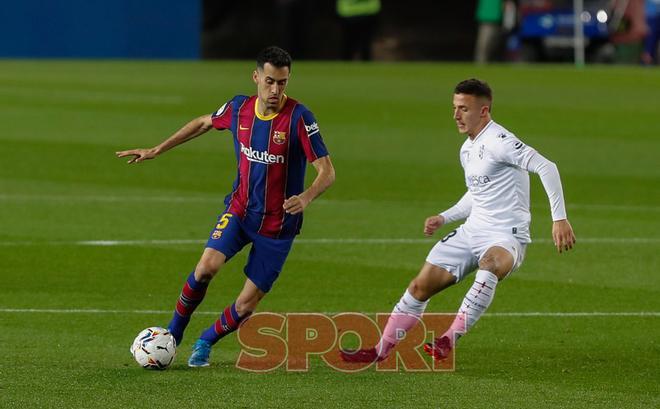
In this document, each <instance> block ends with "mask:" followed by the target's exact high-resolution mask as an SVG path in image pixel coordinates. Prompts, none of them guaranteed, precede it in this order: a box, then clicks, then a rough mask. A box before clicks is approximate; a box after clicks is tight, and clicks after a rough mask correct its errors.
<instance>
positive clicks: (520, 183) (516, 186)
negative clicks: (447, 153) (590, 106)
mask: <svg viewBox="0 0 660 409" xmlns="http://www.w3.org/2000/svg"><path fill="white" fill-rule="evenodd" d="M460 160H461V165H462V166H463V169H464V170H465V184H466V186H467V189H468V191H467V193H466V194H465V196H463V198H462V199H461V200H460V201H459V202H458V203H457V204H456V206H454V207H452V208H451V209H449V210H447V211H445V212H443V213H441V215H443V216H444V217H445V221H446V222H451V221H454V220H458V219H461V218H465V217H466V216H467V221H466V222H465V224H464V228H465V229H466V230H467V231H468V232H469V231H473V232H476V231H480V232H483V231H493V232H502V233H505V232H506V233H509V234H512V235H513V236H515V237H516V238H517V239H518V240H519V241H520V242H522V243H529V242H531V237H530V233H529V224H530V221H531V214H530V212H529V173H528V171H533V172H537V173H539V174H540V175H541V180H542V182H543V185H544V187H545V189H546V192H547V193H548V196H549V198H550V203H551V207H552V213H553V220H560V219H565V218H566V211H565V210H564V199H563V194H562V191H561V190H562V189H561V182H560V181H559V173H558V171H557V168H556V166H554V164H553V163H552V162H549V161H548V160H547V159H545V158H543V156H541V155H540V154H538V153H537V152H536V150H534V149H533V148H531V147H529V146H527V145H525V144H524V143H523V142H522V141H520V139H518V138H517V137H516V136H515V135H514V134H512V133H511V132H509V131H507V130H506V129H505V128H503V127H502V126H500V125H498V124H497V123H495V122H494V121H490V122H489V123H488V124H487V125H486V126H485V127H484V129H483V130H482V131H481V132H480V133H479V134H478V135H477V136H476V137H475V138H474V139H469V138H468V139H467V140H466V141H465V143H463V146H462V147H461V151H460Z"/></svg>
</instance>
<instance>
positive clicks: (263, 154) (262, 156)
mask: <svg viewBox="0 0 660 409" xmlns="http://www.w3.org/2000/svg"><path fill="white" fill-rule="evenodd" d="M241 153H243V155H245V157H246V158H247V160H249V161H250V162H257V163H263V164H264V165H272V164H273V163H284V155H273V154H272V153H269V152H268V151H257V150H254V149H252V147H251V146H245V145H243V142H241Z"/></svg>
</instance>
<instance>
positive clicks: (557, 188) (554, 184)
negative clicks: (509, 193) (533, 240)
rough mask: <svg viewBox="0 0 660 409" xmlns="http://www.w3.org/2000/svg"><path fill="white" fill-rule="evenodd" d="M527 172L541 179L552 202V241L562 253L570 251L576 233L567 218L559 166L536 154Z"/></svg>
mask: <svg viewBox="0 0 660 409" xmlns="http://www.w3.org/2000/svg"><path fill="white" fill-rule="evenodd" d="M527 170H528V171H530V172H534V173H536V174H538V175H539V176H540V177H541V183H542V184H543V188H544V189H545V193H546V194H547V195H548V200H549V201H550V212H551V213H552V221H553V222H552V241H553V242H554V243H555V246H556V247H557V250H558V251H559V252H560V253H561V252H563V251H568V250H570V249H572V248H573V246H574V245H575V233H573V227H571V224H570V223H569V222H568V218H567V217H566V206H565V204H564V192H563V189H562V187H561V178H560V177H559V169H557V165H555V164H554V163H552V162H550V161H549V160H548V159H546V158H544V157H543V155H541V154H540V153H538V152H536V153H535V154H534V156H532V157H531V159H530V161H529V164H528V166H527Z"/></svg>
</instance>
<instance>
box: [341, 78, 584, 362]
mask: <svg viewBox="0 0 660 409" xmlns="http://www.w3.org/2000/svg"><path fill="white" fill-rule="evenodd" d="M492 99H493V98H492V91H491V89H490V87H489V86H488V84H487V83H485V82H483V81H480V80H478V79H474V78H473V79H468V80H465V81H462V82H460V83H459V84H458V85H457V86H456V88H455V90H454V99H453V105H454V120H455V121H456V125H457V127H458V131H459V132H460V133H462V134H467V136H468V138H467V139H466V141H465V143H463V146H462V147H461V150H460V161H461V165H462V166H463V169H464V170H465V184H466V185H467V192H466V193H465V194H464V195H463V197H462V198H461V199H460V200H459V201H458V203H456V204H455V205H454V206H452V207H451V208H449V209H447V210H445V211H443V212H442V213H440V214H438V215H434V216H431V217H428V218H427V219H426V221H425V223H424V234H425V235H427V236H431V235H432V234H433V233H434V232H435V231H436V230H438V229H439V228H440V227H442V226H443V225H444V224H447V223H451V222H453V221H457V220H463V219H466V218H467V220H466V221H465V223H463V224H462V225H461V226H460V227H458V228H457V229H456V230H454V231H452V232H450V233H449V234H447V235H446V236H445V237H444V238H443V239H442V240H440V241H439V242H438V243H437V244H436V245H435V246H434V247H433V248H432V249H431V251H430V252H429V255H428V256H427V258H426V262H425V263H424V266H423V267H422V269H421V271H420V272H419V274H418V275H417V277H415V278H414V279H413V280H412V281H411V282H410V285H409V286H408V289H407V290H406V292H405V293H404V294H403V297H401V300H400V301H399V302H398V303H397V304H396V306H395V307H394V310H393V311H392V314H391V315H390V318H389V320H388V322H387V325H386V326H385V329H384V331H383V335H382V337H381V340H380V342H379V343H378V344H377V345H376V346H375V347H373V348H369V349H361V350H357V351H342V352H341V356H342V358H343V359H344V360H345V361H347V362H374V361H381V360H383V359H386V358H387V357H388V356H389V353H390V351H391V350H392V348H394V347H395V346H396V344H397V343H398V341H399V340H400V339H402V338H403V336H404V334H405V332H407V331H408V330H410V329H411V328H412V327H413V326H414V325H416V324H417V322H418V321H419V319H420V317H421V315H422V313H423V312H424V310H425V309H426V306H427V304H428V302H429V299H430V298H431V297H432V296H433V295H435V294H437V293H438V292H440V291H442V290H444V289H445V288H447V287H449V286H451V285H453V284H455V283H457V282H459V281H460V280H462V279H463V278H465V277H466V276H467V275H468V274H470V273H471V272H472V271H474V270H475V269H476V270H477V273H476V276H475V280H474V284H473V285H472V287H471V288H470V290H469V291H468V292H467V294H466V295H465V298H464V299H463V302H462V304H461V306H460V308H459V310H458V314H457V315H456V318H455V319H454V322H453V323H452V325H451V326H450V328H449V329H448V330H447V331H446V332H445V333H444V334H443V335H441V336H440V337H437V338H436V339H435V340H434V342H433V343H428V344H426V345H425V346H424V350H425V351H426V352H427V353H428V354H429V355H431V356H433V357H434V358H435V359H437V360H443V359H446V358H447V357H449V354H450V352H451V350H452V349H453V348H454V343H455V342H456V340H457V339H458V338H459V337H460V336H461V335H463V334H464V333H465V332H467V331H469V330H470V328H472V327H473V326H474V324H475V323H476V322H477V320H478V319H479V317H481V315H482V314H483V313H484V312H485V311H486V309H487V308H488V306H489V305H490V303H491V302H492V300H493V297H494V296H495V288H496V287H497V284H498V282H499V281H502V280H503V279H504V278H505V277H506V276H507V275H508V274H509V273H511V272H512V271H513V270H515V269H516V268H518V267H520V265H521V264H522V261H523V259H524V258H525V248H526V246H527V244H528V243H530V242H531V239H530V234H529V223H530V220H531V216H530V213H529V174H528V172H534V173H536V174H538V175H539V176H540V177H541V182H542V183H543V187H544V188H545V191H546V193H547V195H548V198H549V200H550V208H551V212H552V220H553V225H552V239H553V241H554V243H555V246H556V247H557V250H558V251H559V252H560V253H561V252H562V251H567V250H569V249H571V248H573V245H574V244H575V235H574V233H573V229H572V228H571V225H570V223H569V222H568V219H567V218H566V209H565V206H564V197H563V193H562V187H561V181H560V178H559V171H558V170H557V166H556V165H555V164H554V163H552V162H550V161H549V160H547V159H546V158H544V157H543V156H542V155H541V154H540V153H538V152H537V151H536V150H534V149H533V148H531V147H529V146H527V145H525V144H524V143H523V142H522V141H520V139H518V138H517V137H516V136H515V135H514V134H512V133H511V132H509V131H508V130H506V129H505V128H503V127H502V126H501V125H499V124H497V123H496V122H495V121H493V120H492V118H491V114H490V112H491V107H492Z"/></svg>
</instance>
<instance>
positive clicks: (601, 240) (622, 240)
mask: <svg viewBox="0 0 660 409" xmlns="http://www.w3.org/2000/svg"><path fill="white" fill-rule="evenodd" d="M438 240H439V238H438V239H421V238H420V239H409V238H300V239H296V241H295V243H297V244H433V243H436V242H437V241H438ZM204 243H206V240H202V239H160V240H159V239H155V240H70V241H68V240H60V241H30V240H27V241H0V246H44V245H50V246H90V247H112V246H160V245H178V244H204ZM534 243H537V244H552V240H551V239H546V238H542V239H533V242H532V244H534ZM657 243H660V237H585V238H579V239H578V241H577V245H580V244H622V245H626V244H627V245H631V244H632V245H634V244H657Z"/></svg>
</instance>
